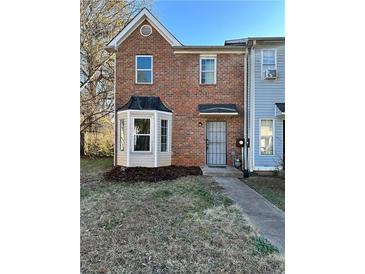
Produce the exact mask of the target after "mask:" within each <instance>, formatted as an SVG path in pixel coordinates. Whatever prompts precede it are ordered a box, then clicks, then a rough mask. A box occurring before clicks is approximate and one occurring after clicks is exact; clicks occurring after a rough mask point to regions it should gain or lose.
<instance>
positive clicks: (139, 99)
mask: <svg viewBox="0 0 365 274" xmlns="http://www.w3.org/2000/svg"><path fill="white" fill-rule="evenodd" d="M127 109H136V110H159V111H165V112H172V111H171V110H170V109H169V108H167V107H166V106H165V105H164V104H163V103H162V101H161V99H160V97H154V96H131V98H130V99H129V101H128V103H126V104H125V105H124V106H122V107H120V108H119V109H118V111H119V110H127Z"/></svg>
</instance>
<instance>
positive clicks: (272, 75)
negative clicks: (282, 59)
mask: <svg viewBox="0 0 365 274" xmlns="http://www.w3.org/2000/svg"><path fill="white" fill-rule="evenodd" d="M265 79H276V69H267V70H266V71H265Z"/></svg>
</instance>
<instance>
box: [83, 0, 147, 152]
mask: <svg viewBox="0 0 365 274" xmlns="http://www.w3.org/2000/svg"><path fill="white" fill-rule="evenodd" d="M150 5H151V0H142V1H138V0H81V1H80V86H81V87H82V88H81V89H80V147H81V154H82V155H83V154H84V149H83V148H84V134H85V132H88V131H93V130H95V129H96V128H97V127H98V126H99V121H100V119H102V118H103V117H106V116H108V115H113V110H114V98H113V86H114V84H113V81H114V62H115V57H114V55H113V54H111V53H108V52H107V51H105V49H104V47H105V46H106V45H107V43H108V42H109V41H110V40H111V39H112V38H113V37H114V36H115V35H116V34H117V33H118V32H119V31H120V30H121V29H122V28H123V27H124V25H125V24H126V23H127V22H128V21H129V20H130V19H131V18H132V17H133V16H134V15H135V14H136V13H137V12H138V11H139V10H140V9H141V8H143V7H149V6H150Z"/></svg>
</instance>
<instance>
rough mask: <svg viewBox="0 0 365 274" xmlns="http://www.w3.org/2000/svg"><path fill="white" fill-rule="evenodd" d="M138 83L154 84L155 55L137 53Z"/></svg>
mask: <svg viewBox="0 0 365 274" xmlns="http://www.w3.org/2000/svg"><path fill="white" fill-rule="evenodd" d="M136 83H137V84H152V83H153V56H152V55H137V56H136Z"/></svg>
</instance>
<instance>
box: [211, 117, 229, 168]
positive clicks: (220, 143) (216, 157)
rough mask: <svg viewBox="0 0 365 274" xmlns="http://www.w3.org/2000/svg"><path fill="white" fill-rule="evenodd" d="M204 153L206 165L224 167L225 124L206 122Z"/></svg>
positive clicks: (225, 161) (225, 160)
mask: <svg viewBox="0 0 365 274" xmlns="http://www.w3.org/2000/svg"><path fill="white" fill-rule="evenodd" d="M206 152H207V165H212V166H225V165H226V164H227V124H226V122H207V139H206Z"/></svg>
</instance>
